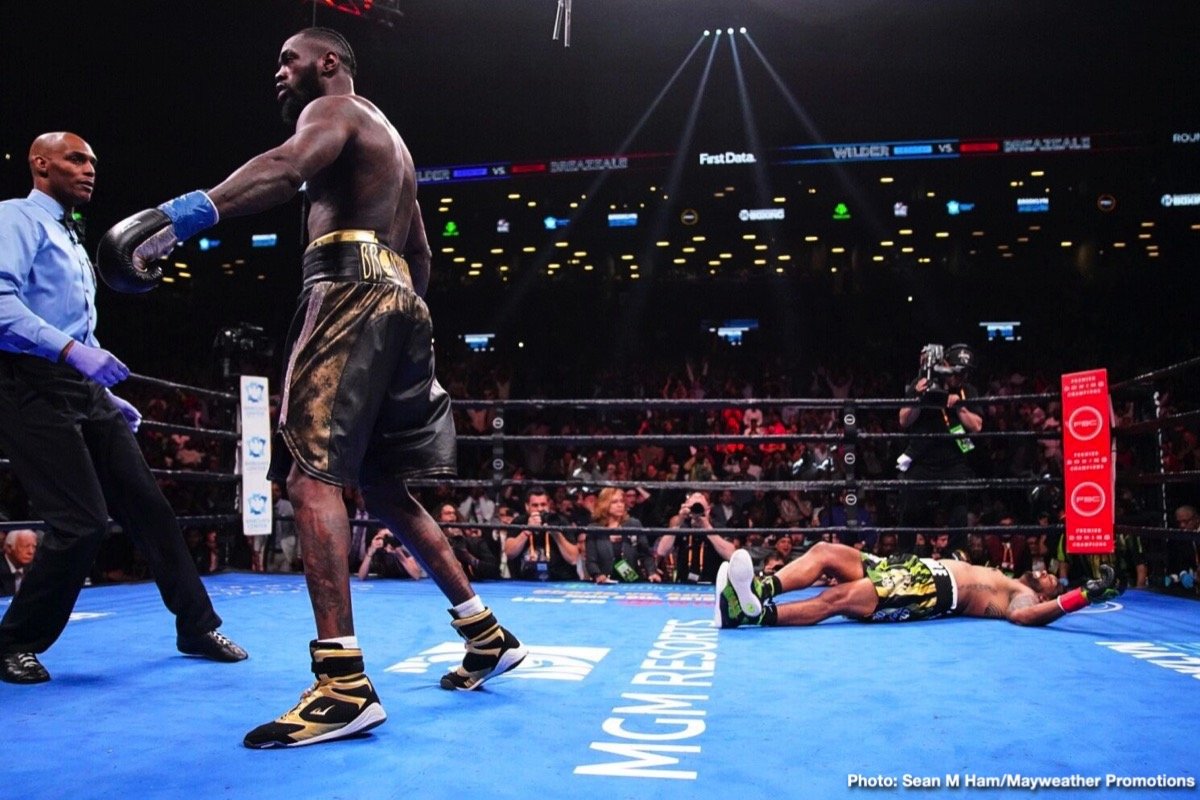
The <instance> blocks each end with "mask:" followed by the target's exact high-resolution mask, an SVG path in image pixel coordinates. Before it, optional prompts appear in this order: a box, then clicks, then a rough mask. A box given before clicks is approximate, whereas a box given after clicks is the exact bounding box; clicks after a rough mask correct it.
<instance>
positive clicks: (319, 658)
mask: <svg viewBox="0 0 1200 800" xmlns="http://www.w3.org/2000/svg"><path fill="white" fill-rule="evenodd" d="M308 649H309V652H310V653H311V654H312V670H313V674H315V675H316V676H317V680H316V683H314V684H313V685H312V686H310V687H309V688H308V689H306V690H305V692H304V694H302V695H300V702H299V703H297V704H296V706H295V708H293V709H292V710H291V711H288V712H287V713H286V714H284V715H283V716H281V717H279V718H278V719H275V720H272V721H271V722H268V723H267V724H265V725H259V726H258V727H257V728H255V729H254V730H252V731H250V732H249V733H248V734H246V738H245V739H244V740H243V742H242V743H243V744H245V745H246V747H253V748H268V747H299V746H301V745H306V744H317V743H318V742H328V741H330V740H332V739H341V738H343V737H345V736H352V735H354V734H356V733H363V732H364V731H369V730H371V728H374V727H375V726H377V725H380V724H382V723H383V721H384V720H386V719H387V713H385V712H384V710H383V706H382V705H381V704H380V703H379V696H378V695H377V694H375V687H374V686H372V685H371V679H370V678H368V677H367V676H366V674H365V673H364V672H363V657H362V650H359V649H357V648H346V647H342V646H341V645H339V644H334V643H332V642H321V641H313V642H309V645H308Z"/></svg>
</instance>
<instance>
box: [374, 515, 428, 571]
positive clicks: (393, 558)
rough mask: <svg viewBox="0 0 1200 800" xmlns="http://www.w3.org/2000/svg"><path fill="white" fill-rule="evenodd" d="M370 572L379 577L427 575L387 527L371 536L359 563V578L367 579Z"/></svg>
mask: <svg viewBox="0 0 1200 800" xmlns="http://www.w3.org/2000/svg"><path fill="white" fill-rule="evenodd" d="M368 574H371V575H375V576H376V577H379V578H412V579H417V578H424V577H425V572H424V571H423V570H422V569H421V565H420V564H418V563H417V560H416V559H415V558H413V557H412V555H410V554H409V552H408V550H406V549H405V548H404V546H403V545H402V544H400V540H399V539H397V538H396V537H395V536H393V535H392V532H391V531H389V530H388V529H387V528H380V529H379V530H378V531H377V532H376V533H375V535H374V536H372V537H371V544H370V546H369V547H368V548H367V553H366V556H365V557H364V558H363V560H362V563H361V564H359V565H358V579H359V580H363V581H365V580H366V579H367V575H368Z"/></svg>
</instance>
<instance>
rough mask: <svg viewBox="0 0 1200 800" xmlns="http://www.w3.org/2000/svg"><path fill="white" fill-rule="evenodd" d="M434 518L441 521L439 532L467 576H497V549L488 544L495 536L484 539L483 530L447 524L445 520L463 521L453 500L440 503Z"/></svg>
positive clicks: (489, 577) (486, 578) (498, 564)
mask: <svg viewBox="0 0 1200 800" xmlns="http://www.w3.org/2000/svg"><path fill="white" fill-rule="evenodd" d="M437 521H438V523H439V524H441V525H442V533H444V534H445V535H446V541H448V542H450V549H451V550H453V551H454V557H455V558H457V559H458V563H459V564H460V565H461V566H462V568H463V572H465V573H467V577H468V578H470V579H471V580H473V581H476V580H489V581H490V580H496V579H497V578H499V577H500V550H499V548H495V549H493V548H492V546H491V543H492V542H494V541H495V540H493V539H491V538H490V537H489V538H488V539H484V538H483V531H482V530H480V529H479V528H460V527H458V526H452V527H448V526H447V525H446V523H455V522H462V521H463V519H462V517H461V516H460V515H459V513H458V509H456V508H455V507H454V504H453V503H443V504H442V505H441V507H440V508H439V509H438V513H437Z"/></svg>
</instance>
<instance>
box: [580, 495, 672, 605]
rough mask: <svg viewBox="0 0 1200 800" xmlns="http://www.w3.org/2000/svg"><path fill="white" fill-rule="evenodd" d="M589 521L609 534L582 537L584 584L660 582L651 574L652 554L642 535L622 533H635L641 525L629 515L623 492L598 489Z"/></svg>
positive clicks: (653, 571)
mask: <svg viewBox="0 0 1200 800" xmlns="http://www.w3.org/2000/svg"><path fill="white" fill-rule="evenodd" d="M592 520H593V524H594V525H597V526H599V527H603V528H609V529H612V533H610V534H608V535H605V534H602V533H589V534H587V535H586V536H587V538H586V540H585V544H584V547H585V552H586V554H587V559H586V560H587V578H588V580H590V581H593V582H594V583H617V582H620V581H625V582H627V583H632V582H634V581H651V582H654V583H657V582H659V581H661V580H662V577H661V576H660V575H658V574H657V572H656V570H655V562H654V551H653V550H652V549H651V548H650V541H649V540H648V539H647V538H646V536H645V534H641V533H626V532H625V531H627V530H635V531H636V529H638V528H641V527H642V523H641V522H640V521H638V520H637V519H636V518H635V517H632V516H630V515H629V511H628V508H627V506H626V505H625V492H624V491H623V490H621V489H618V488H615V487H612V486H609V487H607V488H604V489H601V490H600V494H599V495H598V496H597V497H596V504H595V510H594V511H593V512H592ZM618 530H621V532H619V533H618V532H617V531H618Z"/></svg>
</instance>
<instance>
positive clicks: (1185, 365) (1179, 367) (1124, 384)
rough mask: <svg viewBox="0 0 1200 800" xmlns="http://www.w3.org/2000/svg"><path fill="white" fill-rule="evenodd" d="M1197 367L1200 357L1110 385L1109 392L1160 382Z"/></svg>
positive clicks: (1199, 364)
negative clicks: (1161, 379) (1155, 381)
mask: <svg viewBox="0 0 1200 800" xmlns="http://www.w3.org/2000/svg"><path fill="white" fill-rule="evenodd" d="M1196 366H1200V356H1197V357H1195V358H1189V359H1188V360H1187V361H1180V362H1179V363H1177V364H1171V365H1170V366H1166V367H1163V368H1162V369H1156V370H1153V371H1152V372H1147V373H1144V374H1142V375H1135V376H1134V377H1132V378H1129V379H1127V380H1123V381H1120V382H1119V383H1114V384H1110V385H1109V387H1108V390H1109V391H1110V392H1117V391H1122V390H1125V389H1129V388H1135V387H1138V386H1140V385H1141V384H1145V383H1149V382H1150V381H1154V380H1158V379H1159V378H1165V377H1167V376H1168V375H1173V374H1175V373H1176V372H1183V371H1184V370H1188V369H1191V368H1192V367H1196Z"/></svg>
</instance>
